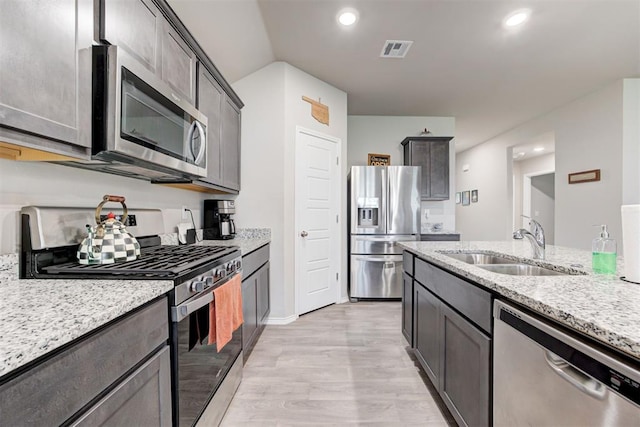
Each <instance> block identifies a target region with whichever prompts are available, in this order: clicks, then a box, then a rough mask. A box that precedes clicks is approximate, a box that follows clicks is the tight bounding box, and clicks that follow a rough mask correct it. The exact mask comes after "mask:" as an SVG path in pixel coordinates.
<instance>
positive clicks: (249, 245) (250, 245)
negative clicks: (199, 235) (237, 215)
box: [196, 228, 271, 256]
mask: <svg viewBox="0 0 640 427" xmlns="http://www.w3.org/2000/svg"><path fill="white" fill-rule="evenodd" d="M270 242H271V229H269V228H242V229H239V230H238V232H237V234H236V237H235V238H234V239H229V240H202V241H200V242H197V243H196V244H197V245H202V246H238V247H239V248H240V252H242V255H243V256H245V255H248V254H250V253H251V252H253V251H255V250H256V249H258V248H260V247H261V246H264V245H266V244H267V243H270Z"/></svg>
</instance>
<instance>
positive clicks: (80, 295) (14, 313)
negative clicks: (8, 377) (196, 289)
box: [0, 254, 173, 377]
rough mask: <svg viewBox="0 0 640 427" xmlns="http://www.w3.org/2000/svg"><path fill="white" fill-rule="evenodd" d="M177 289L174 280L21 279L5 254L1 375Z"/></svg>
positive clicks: (0, 264) (0, 267) (1, 260)
mask: <svg viewBox="0 0 640 427" xmlns="http://www.w3.org/2000/svg"><path fill="white" fill-rule="evenodd" d="M171 289H173V282H172V281H171V280H65V279H52V280H40V279H38V280H34V279H29V280H24V279H23V280H20V279H18V256H17V255H15V254H11V255H0V293H1V294H2V298H0V313H2V320H1V321H0V377H2V376H4V375H5V374H8V373H9V372H11V371H12V370H14V369H16V368H19V367H20V366H23V365H25V364H26V363H28V362H31V361H33V360H35V359H37V358H38V357H40V356H43V355H44V354H46V353H48V352H50V351H52V350H55V349H56V348H58V347H61V346H63V345H64V344H67V343H69V342H71V341H73V340H74V339H76V338H79V337H81V336H83V335H85V334H87V333H89V332H91V331H93V330H94V329H96V328H98V327H100V326H102V325H104V324H106V323H108V322H109V321H111V320H114V319H116V318H118V317H120V316H122V315H123V314H126V313H128V312H130V311H131V310H133V309H135V308H138V307H140V306H142V305H143V304H145V303H147V302H149V301H151V300H153V299H155V298H157V297H159V296H161V295H164V294H165V293H167V292H168V291H170V290H171Z"/></svg>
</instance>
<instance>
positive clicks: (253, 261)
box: [242, 244, 269, 279]
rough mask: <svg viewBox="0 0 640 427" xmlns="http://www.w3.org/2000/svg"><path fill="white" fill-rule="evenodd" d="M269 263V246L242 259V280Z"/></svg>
mask: <svg viewBox="0 0 640 427" xmlns="http://www.w3.org/2000/svg"><path fill="white" fill-rule="evenodd" d="M267 261H269V244H266V245H264V246H262V247H261V248H258V249H256V250H255V251H253V252H251V253H250V254H248V255H244V256H243V257H242V278H243V279H245V278H247V277H249V276H251V275H252V274H253V273H255V271H256V270H257V269H258V268H260V266H261V265H263V264H264V263H266V262H267Z"/></svg>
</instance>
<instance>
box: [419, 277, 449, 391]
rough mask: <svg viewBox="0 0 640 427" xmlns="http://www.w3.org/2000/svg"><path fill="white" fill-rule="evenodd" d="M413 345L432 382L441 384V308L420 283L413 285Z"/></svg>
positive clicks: (436, 385)
mask: <svg viewBox="0 0 640 427" xmlns="http://www.w3.org/2000/svg"><path fill="white" fill-rule="evenodd" d="M413 288H414V293H413V304H414V306H413V316H414V317H413V345H414V347H415V355H416V357H417V358H418V361H419V362H420V364H421V365H422V367H423V368H424V370H425V372H426V373H427V376H428V377H429V379H431V382H432V383H433V384H434V386H435V387H436V388H438V389H439V384H440V359H441V349H440V339H441V337H440V321H441V319H440V307H441V306H442V304H441V303H440V301H439V300H438V298H437V297H436V296H435V295H433V294H432V293H431V292H429V291H428V290H427V289H426V288H425V287H423V286H422V285H421V284H420V283H419V282H417V281H415V282H414V284H413Z"/></svg>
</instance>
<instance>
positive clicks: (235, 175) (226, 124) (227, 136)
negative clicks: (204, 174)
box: [220, 97, 240, 191]
mask: <svg viewBox="0 0 640 427" xmlns="http://www.w3.org/2000/svg"><path fill="white" fill-rule="evenodd" d="M220 148H221V150H220V151H221V153H220V154H221V155H220V157H221V159H222V185H223V186H224V187H227V188H230V189H232V190H238V191H239V190H240V109H239V108H238V107H236V104H235V103H234V102H233V101H232V100H231V99H230V98H229V97H225V100H224V102H223V103H222V141H221V144H220Z"/></svg>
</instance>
